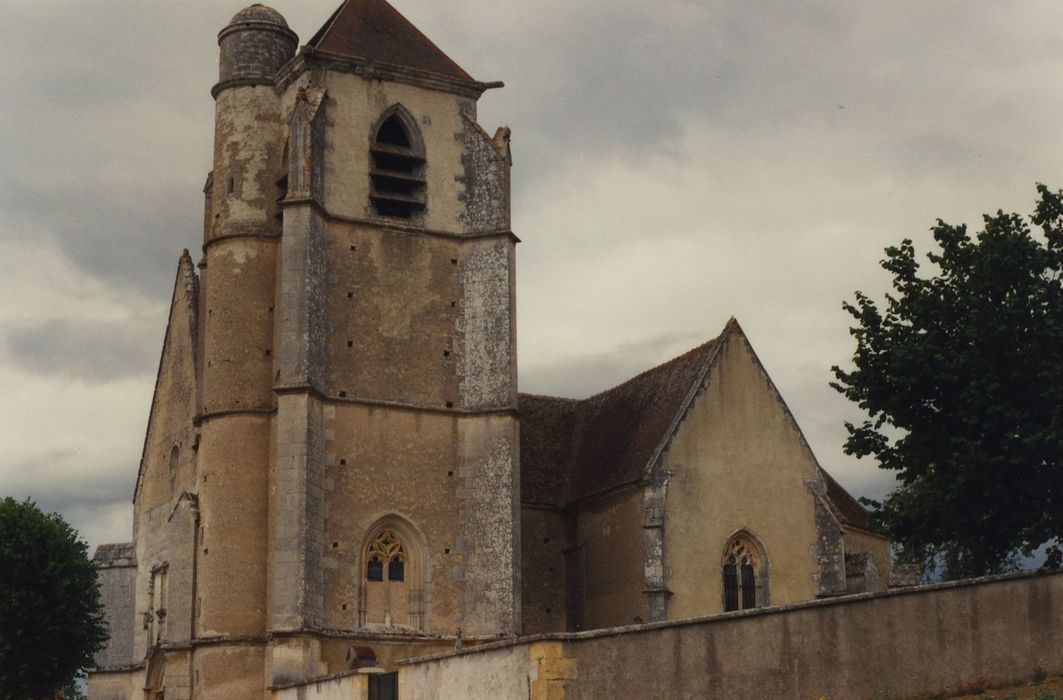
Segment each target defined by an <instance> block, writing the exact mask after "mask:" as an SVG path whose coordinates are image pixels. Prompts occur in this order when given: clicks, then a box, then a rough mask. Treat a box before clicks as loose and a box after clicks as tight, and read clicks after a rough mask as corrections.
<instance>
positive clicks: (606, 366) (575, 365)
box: [520, 333, 709, 399]
mask: <svg viewBox="0 0 1063 700" xmlns="http://www.w3.org/2000/svg"><path fill="white" fill-rule="evenodd" d="M708 340H709V338H708V337H705V338H702V337H699V336H698V335H696V334H692V333H665V334H661V335H657V336H654V337H651V338H645V339H642V340H638V341H635V342H630V343H621V344H619V345H618V346H617V347H616V348H614V349H611V350H608V351H606V352H601V353H595V354H588V355H578V356H567V357H564V358H562V359H560V360H558V361H555V362H552V363H547V364H535V363H534V362H533V363H525V364H524V365H522V367H521V368H520V370H521V378H520V382H521V385H520V388H521V391H523V392H527V393H532V394H545V395H548V396H563V397H566V398H576V399H581V398H586V397H588V396H593V395H594V394H597V393H599V392H602V391H605V390H606V389H609V388H611V387H614V386H616V385H617V384H620V383H621V382H624V381H626V380H628V379H630V378H631V377H634V376H635V375H637V374H640V373H641V372H645V371H646V370H648V369H652V368H653V367H655V366H657V365H659V364H661V363H662V362H666V361H667V360H669V359H671V358H672V357H674V356H676V355H679V354H681V353H682V352H685V351H686V350H689V349H691V348H693V347H695V346H696V345H698V344H699V343H703V342H706V341H708Z"/></svg>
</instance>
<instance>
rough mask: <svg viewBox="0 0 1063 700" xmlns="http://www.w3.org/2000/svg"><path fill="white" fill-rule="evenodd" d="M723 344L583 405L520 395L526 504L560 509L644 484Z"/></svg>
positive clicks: (690, 354) (707, 346)
mask: <svg viewBox="0 0 1063 700" xmlns="http://www.w3.org/2000/svg"><path fill="white" fill-rule="evenodd" d="M719 342H720V341H719V338H717V339H714V340H711V341H709V342H708V343H705V344H704V345H701V346H699V347H697V348H694V349H693V350H691V351H690V352H687V353H686V354H684V355H680V356H679V357H677V358H675V359H673V360H670V361H669V362H666V363H664V364H663V365H660V366H658V367H655V368H653V369H651V370H649V371H646V372H643V373H642V374H640V375H638V376H637V377H634V378H632V379H629V380H628V381H626V382H624V383H623V384H621V385H619V386H617V387H614V388H612V389H609V390H608V391H605V392H602V393H601V394H598V395H596V396H592V397H591V398H589V399H584V400H582V401H574V400H572V399H558V398H553V397H545V396H531V395H528V394H521V395H520V399H519V404H518V405H519V407H520V411H521V455H520V456H521V490H522V496H521V498H522V501H523V502H525V503H535V504H547V503H550V504H554V505H559V506H560V505H565V504H567V503H571V502H573V501H577V500H580V499H582V498H586V497H588V496H593V495H595V494H598V493H603V492H605V491H608V490H609V489H612V488H615V487H617V486H622V485H624V484H628V483H631V482H634V481H638V480H639V479H641V478H642V477H643V474H644V472H645V470H646V467H647V466H648V465H649V463H650V461H651V460H652V459H653V458H654V456H655V455H656V453H657V451H658V450H659V448H660V447H661V446H662V445H663V443H664V442H665V441H666V440H667V439H668V438H669V436H670V431H671V429H672V428H673V427H674V424H675V423H676V421H677V419H678V418H679V414H680V412H681V411H682V410H684V409H685V407H686V404H687V401H688V399H689V398H690V397H691V395H692V393H693V392H694V391H695V390H696V388H697V385H698V384H699V383H700V380H701V378H702V376H703V375H704V372H705V370H706V368H707V367H708V364H709V363H710V362H711V360H712V356H713V354H714V352H715V350H716V348H717V347H719ZM547 442H548V443H550V444H544V443H547Z"/></svg>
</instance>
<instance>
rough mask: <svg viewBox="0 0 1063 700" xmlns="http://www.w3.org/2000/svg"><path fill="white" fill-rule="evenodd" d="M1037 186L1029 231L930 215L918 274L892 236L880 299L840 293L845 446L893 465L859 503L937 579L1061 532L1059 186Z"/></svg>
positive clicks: (1017, 221) (839, 377) (1062, 257)
mask: <svg viewBox="0 0 1063 700" xmlns="http://www.w3.org/2000/svg"><path fill="white" fill-rule="evenodd" d="M1037 190H1038V193H1039V201H1038V203H1037V207H1036V210H1035V213H1034V214H1033V216H1032V217H1030V222H1031V223H1032V224H1033V225H1035V226H1037V227H1039V228H1040V233H1039V234H1036V233H1034V232H1033V231H1032V230H1031V227H1030V225H1029V224H1028V223H1027V222H1026V221H1025V220H1024V219H1023V218H1022V217H1020V216H1019V215H1017V214H1005V213H1003V212H1002V211H998V212H997V213H996V214H995V215H992V216H990V215H986V216H985V217H983V218H984V222H985V225H984V229H983V230H982V231H980V232H978V234H977V235H976V236H973V237H972V236H971V235H970V234H969V233H968V231H967V227H966V226H965V225H960V226H952V225H949V224H946V223H945V222H944V221H941V220H940V219H939V220H938V222H937V225H936V226H934V227H933V228H932V229H931V231H932V232H933V236H934V240H935V241H936V243H937V250H936V251H935V252H931V253H929V254H928V255H927V258H928V259H929V262H930V263H931V265H932V270H931V273H930V274H927V273H926V272H925V270H924V269H923V268H922V266H921V265H920V262H919V260H917V257H916V251H915V247H914V246H913V244H912V241H911V240H905V241H903V242H902V243H901V244H900V246H896V247H890V248H887V249H886V257H885V259H884V260H883V261H882V263H881V264H882V267H883V268H885V269H886V270H887V271H888V272H889V273H890V274H891V275H892V276H893V281H892V285H893V292H892V293H890V294H887V295H886V299H885V304H884V307H883V308H880V307H879V305H878V304H876V303H875V302H874V301H872V300H871V299H870V298H868V297H867V296H866V295H864V294H863V293H860V292H857V293H856V300H855V303H852V304H850V303H845V304H844V305H843V306H844V308H845V310H846V311H848V312H849V313H850V314H851V315H852V316H853V318H854V319H856V323H857V325H856V326H855V327H853V328H851V329H850V332H851V333H852V335H853V336H854V337H855V338H856V342H857V348H856V352H855V354H854V355H853V365H854V366H855V369H854V370H852V371H845V370H842V369H840V368H838V367H834V368H833V369H832V371H833V373H834V377H835V379H836V381H835V382H832V384H831V385H832V386H833V387H834V388H835V389H837V390H838V391H840V392H841V393H843V394H844V395H845V396H846V397H847V398H848V399H850V400H851V401H854V402H856V403H857V404H858V405H859V406H860V408H861V409H863V411H864V412H866V413H867V414H868V419H867V420H865V421H864V422H863V423H862V424H861V425H856V426H854V425H852V424H848V423H847V424H846V428H847V429H848V431H849V435H848V439H847V441H846V443H845V452H846V453H847V454H851V455H855V456H857V457H865V456H872V457H874V458H875V459H876V460H877V461H878V464H879V466H880V467H881V468H883V469H889V470H893V471H896V472H897V474H898V480H899V485H898V487H897V488H896V489H895V490H894V491H893V492H892V493H890V494H889V495H888V496H887V497H886V498H885V500H884V501H883V502H882V503H875V502H869V504H870V505H872V507H873V508H874V509H875V516H876V518H877V520H878V521H879V522H880V523H881V525H882V526H883V527H884V528H885V530H886V531H887V532H888V533H889V534H890V535H891V536H892V537H893V538H894V540H895V542H897V543H898V544H899V545H901V547H902V551H903V552H905V553H906V554H907V555H908V556H909V557H912V558H915V559H919V560H922V561H924V562H929V561H937V562H939V563H944V565H945V573H946V575H947V576H949V577H959V576H972V575H980V574H984V573H994V572H999V571H1004V570H1007V569H1009V568H1012V567H1013V566H1014V565H1015V562H1016V560H1017V556H1018V555H1019V554H1025V555H1028V554H1030V553H1031V552H1032V551H1033V550H1034V549H1036V548H1037V547H1038V546H1040V545H1043V544H1046V543H1047V544H1051V543H1053V542H1055V543H1056V544H1057V545H1058V542H1059V541H1060V538H1061V536H1063V463H1061V455H1063V409H1061V405H1063V304H1061V301H1063V299H1061V296H1063V294H1061V279H1060V273H1061V269H1063V191H1058V192H1052V191H1050V190H1049V189H1048V188H1046V187H1045V186H1044V185H1038V187H1037ZM1059 554H1060V552H1059V549H1058V547H1057V546H1053V548H1052V550H1051V556H1050V559H1055V560H1056V561H1058V557H1059Z"/></svg>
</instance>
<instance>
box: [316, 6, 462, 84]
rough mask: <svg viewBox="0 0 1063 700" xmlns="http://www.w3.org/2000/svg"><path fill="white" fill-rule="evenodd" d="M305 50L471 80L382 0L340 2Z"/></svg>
mask: <svg viewBox="0 0 1063 700" xmlns="http://www.w3.org/2000/svg"><path fill="white" fill-rule="evenodd" d="M307 46H310V47H311V48H314V49H318V50H320V51H324V52H328V53H332V54H339V55H342V56H352V57H355V58H361V59H364V60H367V61H374V62H380V63H388V64H391V65H395V66H402V67H405V68H413V69H415V70H422V71H428V72H430V73H436V74H439V75H445V76H448V77H451V78H456V79H458V80H467V81H472V80H473V79H472V77H471V76H469V74H468V73H466V72H465V71H464V70H462V69H461V66H459V65H458V64H457V63H455V62H454V61H453V60H451V59H450V57H449V56H447V55H446V54H445V53H443V52H442V51H441V50H440V49H439V47H438V46H436V45H435V44H434V43H432V40H431V39H429V38H428V37H426V36H425V35H424V34H422V33H421V31H420V30H419V29H417V27H415V26H413V24H411V23H410V21H409V20H408V19H406V18H405V17H403V16H402V15H401V14H400V13H399V11H398V10H396V9H395V8H394V7H392V6H391V5H390V4H388V3H387V2H386V0H344V3H343V4H342V5H340V7H339V9H338V10H336V11H335V12H334V13H333V14H332V16H331V17H329V20H328V21H327V22H325V26H323V27H321V29H319V30H318V31H317V33H316V34H314V36H313V37H312V38H311V39H310V41H308V42H307Z"/></svg>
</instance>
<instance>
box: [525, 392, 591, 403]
mask: <svg viewBox="0 0 1063 700" xmlns="http://www.w3.org/2000/svg"><path fill="white" fill-rule="evenodd" d="M517 396H518V397H521V396H527V397H528V398H530V399H553V400H554V401H572V402H575V403H579V402H580V401H583V400H584V399H573V398H569V397H567V396H553V395H552V394H535V393H532V392H530V391H518V392H517Z"/></svg>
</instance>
